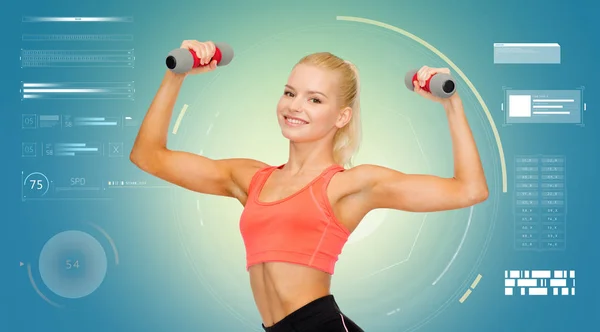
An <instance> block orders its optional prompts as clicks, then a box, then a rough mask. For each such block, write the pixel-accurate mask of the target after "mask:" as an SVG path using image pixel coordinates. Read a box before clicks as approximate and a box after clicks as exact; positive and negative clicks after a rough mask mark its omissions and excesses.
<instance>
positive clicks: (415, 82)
mask: <svg viewBox="0 0 600 332" xmlns="http://www.w3.org/2000/svg"><path fill="white" fill-rule="evenodd" d="M420 90H421V86H420V85H419V81H413V91H414V92H419V91H420Z"/></svg>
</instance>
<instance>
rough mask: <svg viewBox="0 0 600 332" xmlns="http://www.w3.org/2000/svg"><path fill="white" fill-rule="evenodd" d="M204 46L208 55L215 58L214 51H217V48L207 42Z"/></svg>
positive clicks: (210, 42)
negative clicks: (206, 47)
mask: <svg viewBox="0 0 600 332" xmlns="http://www.w3.org/2000/svg"><path fill="white" fill-rule="evenodd" d="M206 46H208V51H209V55H210V57H211V58H212V57H213V56H215V51H216V50H217V46H215V43H213V42H212V41H207V42H206Z"/></svg>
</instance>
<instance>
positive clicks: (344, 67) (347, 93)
mask: <svg viewBox="0 0 600 332" xmlns="http://www.w3.org/2000/svg"><path fill="white" fill-rule="evenodd" d="M298 64H306V65H313V66H316V67H319V68H324V69H329V70H332V71H334V72H337V73H339V74H340V85H339V88H340V95H339V98H340V102H341V104H342V107H350V108H351V109H352V117H351V118H350V122H348V123H347V124H346V125H345V126H344V127H342V128H340V129H338V131H337V132H336V133H335V136H334V138H333V158H334V160H335V162H336V163H338V164H340V165H343V166H347V167H352V158H353V157H354V155H355V154H356V152H357V151H358V147H359V146H360V141H361V138H362V137H361V136H362V128H361V123H360V83H359V77H358V69H357V68H356V66H355V65H354V64H352V63H351V62H350V61H346V60H343V59H341V58H339V57H337V56H335V55H333V54H331V53H329V52H320V53H313V54H310V55H307V56H305V57H304V58H302V59H301V60H300V61H299V62H298Z"/></svg>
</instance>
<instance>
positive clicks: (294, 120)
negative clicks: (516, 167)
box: [283, 115, 308, 127]
mask: <svg viewBox="0 0 600 332" xmlns="http://www.w3.org/2000/svg"><path fill="white" fill-rule="evenodd" d="M283 118H284V119H285V123H286V124H287V125H288V126H292V127H297V126H303V125H306V124H308V122H307V121H304V120H302V119H298V118H294V117H291V116H285V115H284V116H283Z"/></svg>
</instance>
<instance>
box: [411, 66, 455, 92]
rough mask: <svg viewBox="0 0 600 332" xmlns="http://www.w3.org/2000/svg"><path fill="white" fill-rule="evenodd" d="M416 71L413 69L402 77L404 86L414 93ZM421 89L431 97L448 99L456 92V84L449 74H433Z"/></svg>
mask: <svg viewBox="0 0 600 332" xmlns="http://www.w3.org/2000/svg"><path fill="white" fill-rule="evenodd" d="M418 71H419V70H418V69H413V70H411V71H409V72H408V73H406V76H404V84H406V88H408V89H409V90H410V91H414V88H415V87H414V85H413V82H414V81H418V80H417V72H418ZM421 89H423V90H425V91H427V92H430V93H431V94H432V95H434V96H436V97H440V98H448V97H450V96H452V95H453V94H454V93H455V92H456V83H455V82H454V79H453V78H452V76H451V75H450V74H443V73H439V74H434V75H433V76H431V77H430V78H429V79H428V80H427V82H426V83H425V86H424V87H421Z"/></svg>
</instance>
